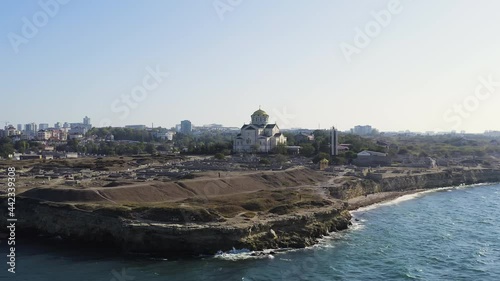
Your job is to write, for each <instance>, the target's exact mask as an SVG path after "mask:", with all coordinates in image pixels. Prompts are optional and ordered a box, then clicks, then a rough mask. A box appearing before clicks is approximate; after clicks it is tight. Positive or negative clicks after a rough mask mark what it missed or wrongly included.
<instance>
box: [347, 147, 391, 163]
mask: <svg viewBox="0 0 500 281" xmlns="http://www.w3.org/2000/svg"><path fill="white" fill-rule="evenodd" d="M357 156H358V157H357V158H356V159H354V161H353V163H354V164H355V165H358V166H388V165H390V164H391V163H392V161H391V158H390V157H389V156H388V155H387V153H382V152H375V151H369V150H363V151H361V152H360V153H358V155H357Z"/></svg>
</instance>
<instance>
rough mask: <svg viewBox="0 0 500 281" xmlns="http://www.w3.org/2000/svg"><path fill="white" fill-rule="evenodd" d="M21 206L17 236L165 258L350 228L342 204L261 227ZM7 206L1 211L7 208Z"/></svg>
mask: <svg viewBox="0 0 500 281" xmlns="http://www.w3.org/2000/svg"><path fill="white" fill-rule="evenodd" d="M2 202H6V200H2ZM16 203H17V205H16V216H17V217H18V222H17V232H18V233H19V234H21V235H22V234H24V235H26V234H28V235H29V234H33V235H38V234H47V235H53V236H61V237H62V238H64V239H66V240H69V241H74V242H76V243H78V242H79V241H85V242H91V243H100V244H102V245H107V246H111V247H117V248H120V249H122V250H123V251H124V252H133V253H134V252H143V253H151V254H160V255H163V256H174V255H175V256H178V255H198V254H214V253H216V252H217V251H219V250H222V251H227V250H230V249H232V248H233V247H236V248H248V249H251V250H263V249H272V248H288V247H293V248H297V247H306V246H310V245H312V244H314V243H315V242H316V239H317V238H319V237H321V236H322V235H326V234H328V232H331V231H336V230H342V229H346V228H347V227H348V225H349V224H350V214H349V213H348V212H347V211H346V207H347V204H345V203H343V202H340V201H335V203H333V204H332V205H331V206H325V207H321V208H317V209H314V210H308V211H307V212H301V213H300V214H294V215H283V216H277V215H271V216H268V217H266V218H265V219H263V220H262V221H261V222H259V223H232V222H228V221H219V222H218V221H216V220H218V219H217V218H216V217H214V218H212V219H210V220H211V221H210V222H198V223H179V224H174V223H165V222H158V221H145V220H137V219H135V218H134V216H135V215H136V214H133V213H131V212H129V211H127V210H125V209H105V208H103V209H98V210H93V211H85V210H82V209H79V208H78V207H75V206H73V205H71V204H64V203H49V202H41V201H39V200H36V199H30V198H21V197H20V198H18V199H17V202H16ZM3 204H4V203H2V206H0V212H4V210H7V208H6V206H3ZM2 215H5V214H2ZM2 224H5V222H2ZM2 229H5V226H2Z"/></svg>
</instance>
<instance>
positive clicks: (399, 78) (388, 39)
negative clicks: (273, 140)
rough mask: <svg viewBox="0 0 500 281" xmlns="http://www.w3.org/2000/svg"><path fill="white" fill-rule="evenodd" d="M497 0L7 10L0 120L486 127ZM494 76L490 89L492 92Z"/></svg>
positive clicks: (122, 3) (10, 2) (70, 4)
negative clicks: (265, 119) (262, 117)
mask: <svg viewBox="0 0 500 281" xmlns="http://www.w3.org/2000/svg"><path fill="white" fill-rule="evenodd" d="M499 10H500V1H497V0H477V1H472V0H468V1H464V0H441V1H434V0H420V1H412V0H400V1H397V0H389V1H386V0H358V1H348V0H343V1H338V0H308V1H305V0H303V1H298V0H275V1H265V0H252V1H250V0H197V1H182V0H171V1H163V0H144V1H131V0H107V1H99V0H86V1H83V0H39V1H31V0H22V1H15V0H6V1H1V3H0V36H1V37H0V38H1V39H0V71H1V75H0V125H1V126H2V127H3V125H4V124H5V122H9V123H12V124H14V125H16V124H26V123H31V122H35V123H49V124H50V125H52V124H54V123H55V122H82V119H83V117H84V116H89V117H90V118H91V120H92V124H93V125H94V126H109V125H110V126H123V125H128V124H144V125H148V126H150V125H151V124H154V126H155V127H156V126H162V127H168V128H170V127H172V126H175V124H179V123H180V121H181V120H185V119H188V120H191V122H192V123H193V124H194V125H204V124H211V123H218V124H223V125H225V126H235V127H239V126H241V125H243V124H244V123H248V122H249V121H250V115H251V114H252V113H253V112H254V111H255V110H257V109H258V108H259V106H260V107H261V108H262V109H263V110H265V111H266V112H267V113H268V114H269V115H270V120H271V121H273V122H277V124H278V126H279V127H280V128H297V127H301V128H311V129H316V128H328V127H330V126H333V125H334V126H336V127H337V128H339V129H340V130H347V129H349V128H352V127H353V126H355V125H372V126H373V127H375V128H378V129H379V130H381V131H401V130H411V131H419V132H425V131H451V130H456V131H462V130H465V131H467V132H484V131H485V130H500V123H499V122H498V120H499V119H500V118H499V117H500V110H498V109H499V106H500V52H499V51H498V50H500V37H499V36H498V28H499V27H500V17H498V15H497V13H498V11H499ZM497 81H498V82H497Z"/></svg>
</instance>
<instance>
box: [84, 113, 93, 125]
mask: <svg viewBox="0 0 500 281" xmlns="http://www.w3.org/2000/svg"><path fill="white" fill-rule="evenodd" d="M83 124H84V125H85V126H88V127H90V128H92V124H91V123H90V118H89V117H87V116H85V117H84V118H83Z"/></svg>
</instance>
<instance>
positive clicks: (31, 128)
mask: <svg viewBox="0 0 500 281" xmlns="http://www.w3.org/2000/svg"><path fill="white" fill-rule="evenodd" d="M25 132H26V135H28V136H31V137H34V136H36V133H37V132H38V126H37V125H36V123H29V124H26V125H25Z"/></svg>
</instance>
